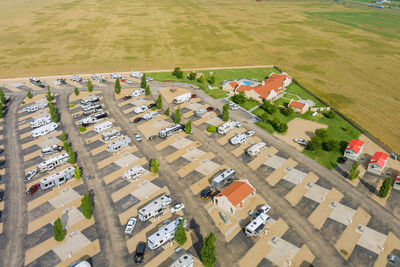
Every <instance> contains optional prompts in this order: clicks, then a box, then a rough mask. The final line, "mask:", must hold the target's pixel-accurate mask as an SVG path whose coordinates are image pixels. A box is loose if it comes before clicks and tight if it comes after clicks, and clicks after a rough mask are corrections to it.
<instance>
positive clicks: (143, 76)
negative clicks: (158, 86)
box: [140, 74, 147, 89]
mask: <svg viewBox="0 0 400 267" xmlns="http://www.w3.org/2000/svg"><path fill="white" fill-rule="evenodd" d="M140 87H141V88H143V89H146V87H147V81H146V74H143V75H142V80H141V81H140Z"/></svg>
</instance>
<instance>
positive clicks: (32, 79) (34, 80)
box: [29, 77, 48, 88]
mask: <svg viewBox="0 0 400 267" xmlns="http://www.w3.org/2000/svg"><path fill="white" fill-rule="evenodd" d="M29 82H30V83H31V84H33V85H36V86H39V87H41V88H45V87H47V86H48V84H47V83H46V82H42V81H40V80H39V79H38V78H35V77H30V78H29Z"/></svg>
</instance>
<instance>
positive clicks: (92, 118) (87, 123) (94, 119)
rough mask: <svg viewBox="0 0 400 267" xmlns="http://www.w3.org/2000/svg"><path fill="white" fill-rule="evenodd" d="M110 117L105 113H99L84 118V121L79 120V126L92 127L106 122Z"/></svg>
mask: <svg viewBox="0 0 400 267" xmlns="http://www.w3.org/2000/svg"><path fill="white" fill-rule="evenodd" d="M106 117H108V115H107V113H106V112H104V111H101V112H98V113H96V114H93V115H91V116H88V117H84V118H83V119H81V120H79V122H78V124H79V125H82V126H85V127H86V126H90V125H92V124H94V123H96V122H99V121H102V120H104V118H106Z"/></svg>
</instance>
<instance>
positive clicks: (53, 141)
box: [37, 136, 63, 149]
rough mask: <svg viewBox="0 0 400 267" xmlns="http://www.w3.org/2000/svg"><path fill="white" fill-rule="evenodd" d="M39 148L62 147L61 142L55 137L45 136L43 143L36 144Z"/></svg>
mask: <svg viewBox="0 0 400 267" xmlns="http://www.w3.org/2000/svg"><path fill="white" fill-rule="evenodd" d="M37 145H38V146H40V148H42V149H43V148H46V147H49V146H54V145H63V142H62V141H61V140H60V139H58V138H57V137H55V136H47V138H44V140H43V141H41V142H40V143H38V144H37Z"/></svg>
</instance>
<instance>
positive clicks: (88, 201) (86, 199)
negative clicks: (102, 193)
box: [81, 193, 93, 219]
mask: <svg viewBox="0 0 400 267" xmlns="http://www.w3.org/2000/svg"><path fill="white" fill-rule="evenodd" d="M81 211H82V213H83V216H85V218H86V219H90V218H92V214H93V204H92V198H91V197H90V195H89V194H88V193H85V194H84V195H83V198H82V200H81Z"/></svg>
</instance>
